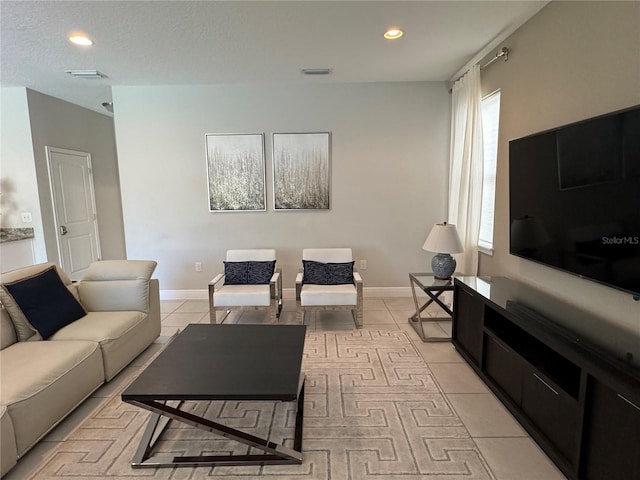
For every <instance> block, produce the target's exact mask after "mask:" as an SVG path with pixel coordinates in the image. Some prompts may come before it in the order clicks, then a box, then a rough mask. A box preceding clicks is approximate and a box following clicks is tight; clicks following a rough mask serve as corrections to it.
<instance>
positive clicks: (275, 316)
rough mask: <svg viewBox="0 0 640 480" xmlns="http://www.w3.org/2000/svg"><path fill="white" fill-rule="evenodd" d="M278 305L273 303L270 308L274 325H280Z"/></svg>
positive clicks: (270, 315)
mask: <svg viewBox="0 0 640 480" xmlns="http://www.w3.org/2000/svg"><path fill="white" fill-rule="evenodd" d="M278 316H279V315H278V303H277V302H276V303H272V304H271V306H270V307H269V318H270V319H271V321H272V322H273V323H278Z"/></svg>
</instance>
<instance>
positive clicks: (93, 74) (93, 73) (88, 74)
mask: <svg viewBox="0 0 640 480" xmlns="http://www.w3.org/2000/svg"><path fill="white" fill-rule="evenodd" d="M64 72H65V73H68V74H69V75H73V76H74V77H78V78H89V79H95V78H107V76H106V75H105V74H104V73H102V72H99V71H98V70H65V71H64Z"/></svg>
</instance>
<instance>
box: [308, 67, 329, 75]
mask: <svg viewBox="0 0 640 480" xmlns="http://www.w3.org/2000/svg"><path fill="white" fill-rule="evenodd" d="M302 73H304V74H305V75H329V74H331V69H330V68H303V69H302Z"/></svg>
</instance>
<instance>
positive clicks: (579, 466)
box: [452, 277, 640, 480]
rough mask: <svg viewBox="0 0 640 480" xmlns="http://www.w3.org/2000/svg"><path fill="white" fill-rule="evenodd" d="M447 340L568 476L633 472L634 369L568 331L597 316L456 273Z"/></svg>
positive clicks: (638, 408) (637, 401)
mask: <svg viewBox="0 0 640 480" xmlns="http://www.w3.org/2000/svg"><path fill="white" fill-rule="evenodd" d="M453 311H454V317H453V334H452V342H453V344H454V345H455V347H456V349H457V350H458V351H459V352H460V353H461V354H462V356H463V357H464V358H465V360H466V361H467V362H468V363H469V364H470V365H471V366H472V367H473V368H474V370H475V371H476V372H477V373H478V374H479V375H480V377H481V378H482V379H483V380H484V381H485V382H486V383H487V385H488V386H489V387H490V388H491V390H492V391H493V392H494V393H495V394H496V396H497V397H498V398H499V399H500V400H501V401H502V402H503V403H504V405H505V406H506V407H507V408H508V409H509V411H511V413H512V414H513V415H514V416H515V417H516V418H517V419H518V421H519V422H520V423H521V424H522V425H523V427H524V428H525V429H526V430H527V431H528V432H529V434H530V435H531V437H532V438H533V439H534V440H536V442H537V443H538V444H539V445H540V446H541V447H542V449H543V450H544V451H545V452H546V453H547V455H549V457H550V458H551V459H552V460H553V461H554V462H555V463H556V465H557V466H558V468H560V470H562V472H563V473H564V474H565V475H566V476H567V477H568V478H570V479H571V480H630V479H640V456H639V455H638V452H640V434H639V433H638V432H640V370H639V369H638V368H637V366H635V365H633V364H631V362H630V361H627V360H626V359H625V358H624V356H623V355H616V354H615V353H614V352H610V351H606V350H604V349H603V348H602V347H601V346H599V345H598V344H597V343H593V342H590V341H587V340H585V339H583V338H581V337H580V336H578V335H577V334H576V333H575V332H574V331H572V330H571V328H568V327H566V325H571V323H572V322H573V321H575V320H576V319H579V320H580V321H584V322H602V321H604V320H602V319H597V318H594V317H593V316H592V315H591V314H589V313H587V312H584V311H581V310H579V309H577V308H575V307H572V306H570V305H567V304H565V303H563V302H561V301H559V300H558V299H556V298H553V297H551V296H549V295H546V294H544V293H543V292H540V291H538V290H536V289H533V288H531V287H529V286H526V285H524V284H522V283H519V282H515V281H512V280H509V279H507V278H502V277H493V278H489V277H456V279H455V284H454V310H453Z"/></svg>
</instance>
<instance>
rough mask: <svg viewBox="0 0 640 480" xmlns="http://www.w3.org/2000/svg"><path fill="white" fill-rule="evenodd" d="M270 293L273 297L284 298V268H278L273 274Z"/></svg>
mask: <svg viewBox="0 0 640 480" xmlns="http://www.w3.org/2000/svg"><path fill="white" fill-rule="evenodd" d="M269 294H270V295H271V298H277V299H278V300H280V299H281V298H282V269H280V268H276V269H275V271H274V272H273V276H272V277H271V280H270V281H269Z"/></svg>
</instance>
